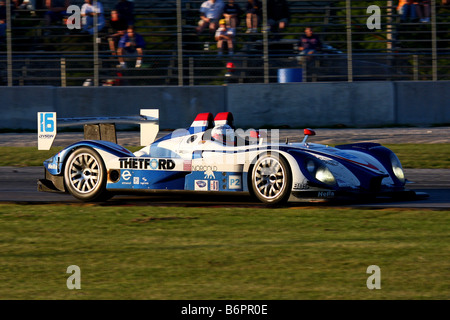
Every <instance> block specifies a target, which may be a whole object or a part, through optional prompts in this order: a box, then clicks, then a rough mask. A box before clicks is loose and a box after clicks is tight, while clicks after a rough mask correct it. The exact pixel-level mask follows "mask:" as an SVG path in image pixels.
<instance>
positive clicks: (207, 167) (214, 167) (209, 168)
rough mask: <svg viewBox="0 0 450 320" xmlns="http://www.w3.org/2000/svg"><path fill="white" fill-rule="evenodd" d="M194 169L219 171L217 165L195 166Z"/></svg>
mask: <svg viewBox="0 0 450 320" xmlns="http://www.w3.org/2000/svg"><path fill="white" fill-rule="evenodd" d="M192 171H217V166H202V165H198V166H193V167H192Z"/></svg>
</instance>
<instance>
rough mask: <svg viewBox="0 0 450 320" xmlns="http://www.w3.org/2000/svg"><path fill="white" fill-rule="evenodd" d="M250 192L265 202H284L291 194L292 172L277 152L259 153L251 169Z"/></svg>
mask: <svg viewBox="0 0 450 320" xmlns="http://www.w3.org/2000/svg"><path fill="white" fill-rule="evenodd" d="M250 183H251V188H252V193H253V194H254V195H255V196H256V198H258V199H259V200H260V201H262V202H264V203H266V204H271V205H273V204H282V203H285V202H286V201H287V200H288V199H289V196H290V194H291V189H292V174H291V170H290V168H289V165H288V163H287V161H286V160H285V159H284V158H283V157H282V156H281V155H279V154H277V153H275V154H271V153H265V154H263V155H260V156H259V157H258V159H257V161H256V162H255V164H254V165H253V167H252V171H251V181H250Z"/></svg>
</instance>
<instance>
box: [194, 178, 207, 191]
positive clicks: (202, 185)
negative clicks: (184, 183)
mask: <svg viewBox="0 0 450 320" xmlns="http://www.w3.org/2000/svg"><path fill="white" fill-rule="evenodd" d="M194 184H195V185H194V190H199V191H208V181H206V180H194Z"/></svg>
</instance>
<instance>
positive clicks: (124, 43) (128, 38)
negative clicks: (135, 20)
mask: <svg viewBox="0 0 450 320" xmlns="http://www.w3.org/2000/svg"><path fill="white" fill-rule="evenodd" d="M144 48H145V40H144V38H143V37H142V36H141V35H140V34H139V33H137V32H135V31H134V27H132V26H129V27H128V29H127V33H126V34H124V35H123V36H122V38H120V41H119V49H118V51H117V53H118V54H119V62H120V64H119V65H118V67H119V68H126V67H127V65H126V63H125V58H124V56H125V55H131V56H136V65H135V68H140V67H142V56H143V54H144Z"/></svg>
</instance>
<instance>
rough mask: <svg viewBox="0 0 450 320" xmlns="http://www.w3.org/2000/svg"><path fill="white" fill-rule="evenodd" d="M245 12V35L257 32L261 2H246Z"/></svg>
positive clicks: (251, 0)
mask: <svg viewBox="0 0 450 320" xmlns="http://www.w3.org/2000/svg"><path fill="white" fill-rule="evenodd" d="M245 12H246V16H245V18H246V23H247V31H246V33H255V32H258V23H259V20H260V16H261V2H259V0H248V1H247V7H246V9H245Z"/></svg>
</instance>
